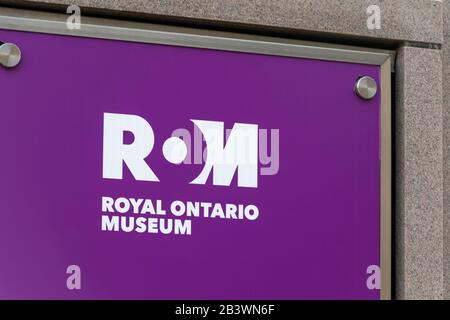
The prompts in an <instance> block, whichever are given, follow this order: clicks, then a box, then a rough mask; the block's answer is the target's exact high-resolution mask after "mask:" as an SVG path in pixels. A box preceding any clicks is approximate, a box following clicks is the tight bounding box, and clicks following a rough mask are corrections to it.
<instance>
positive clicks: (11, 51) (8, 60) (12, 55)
mask: <svg viewBox="0 0 450 320" xmlns="http://www.w3.org/2000/svg"><path fill="white" fill-rule="evenodd" d="M21 56H22V54H21V52H20V49H19V47H18V46H16V45H15V44H14V43H3V44H2V45H0V64H1V65H2V66H4V67H6V68H14V67H15V66H17V65H18V64H19V62H20V58H21Z"/></svg>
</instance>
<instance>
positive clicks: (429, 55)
mask: <svg viewBox="0 0 450 320" xmlns="http://www.w3.org/2000/svg"><path fill="white" fill-rule="evenodd" d="M396 78H397V79H396V81H397V105H396V123H395V127H396V128H395V133H396V159H397V161H396V164H395V166H394V168H395V171H396V173H395V175H396V178H397V179H396V180H397V181H396V192H397V193H396V195H397V204H396V226H397V232H396V238H395V242H396V252H397V259H396V277H397V288H396V289H397V292H396V296H397V297H399V298H404V299H442V298H443V242H442V239H443V228H442V223H443V219H442V212H443V193H442V183H443V174H442V169H443V162H442V161H443V159H442V62H441V52H440V50H433V49H423V48H412V47H403V48H401V49H400V50H399V51H398V56H397V74H396Z"/></svg>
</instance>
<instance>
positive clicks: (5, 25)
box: [0, 7, 395, 300]
mask: <svg viewBox="0 0 450 320" xmlns="http://www.w3.org/2000/svg"><path fill="white" fill-rule="evenodd" d="M67 18H68V16H67V15H64V14H60V13H49V12H41V11H31V10H22V9H13V8H6V7H0V29H5V30H17V31H27V32H39V33H49V34H57V35H67V36H77V37H89V38H99V39H111V40H123V41H132V42H142V43H153V44H164V45H173V46H183V47H194V48H205V49H216V50H224V51H234V52H246V53H254V54H265V55H275V56H285V57H297V58H308V59H317V60H327V61H339V62H348V63H360V64H370V65H377V66H380V75H381V77H380V79H381V93H380V94H381V124H380V126H381V163H380V166H381V168H380V172H381V177H380V211H381V212H380V261H381V262H380V264H381V265H380V268H381V292H380V294H381V299H383V300H387V299H391V291H392V278H391V277H392V275H391V273H392V252H391V243H392V239H391V237H392V231H391V228H392V223H391V221H392V217H391V214H392V213H391V210H392V160H391V159H392V155H391V153H392V149H391V148H392V133H391V131H392V129H391V117H392V114H391V112H392V111H391V71H392V70H393V65H394V61H395V52H393V51H388V50H377V49H371V48H360V47H353V46H341V45H332V44H326V43H316V42H306V41H300V40H291V39H283V38H274V37H265V36H256V35H245V34H240V33H231V32H220V31H212V30H204V29H193V28H184V27H174V26H166V25H157V24H150V23H142V22H132V21H123V20H112V19H103V18H94V17H84V16H82V17H81V28H80V29H78V30H77V29H74V30H70V29H69V28H67V25H66V21H67ZM1 40H9V39H1Z"/></svg>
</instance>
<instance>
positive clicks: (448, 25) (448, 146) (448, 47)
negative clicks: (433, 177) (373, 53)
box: [442, 0, 450, 300]
mask: <svg viewBox="0 0 450 320" xmlns="http://www.w3.org/2000/svg"><path fill="white" fill-rule="evenodd" d="M444 4H445V5H444V37H445V41H444V44H443V46H442V59H443V62H444V64H443V67H444V68H443V76H444V78H443V84H444V105H443V112H444V117H443V119H444V289H445V291H444V292H445V298H446V299H449V300H450V0H445V1H444Z"/></svg>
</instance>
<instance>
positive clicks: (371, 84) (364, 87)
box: [355, 76, 378, 100]
mask: <svg viewBox="0 0 450 320" xmlns="http://www.w3.org/2000/svg"><path fill="white" fill-rule="evenodd" d="M355 91H356V94H357V95H358V97H360V98H362V99H364V100H370V99H373V98H374V97H375V96H376V95H377V91H378V87H377V82H376V81H375V79H373V78H372V77H369V76H364V77H361V78H359V79H358V81H356V85H355Z"/></svg>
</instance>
